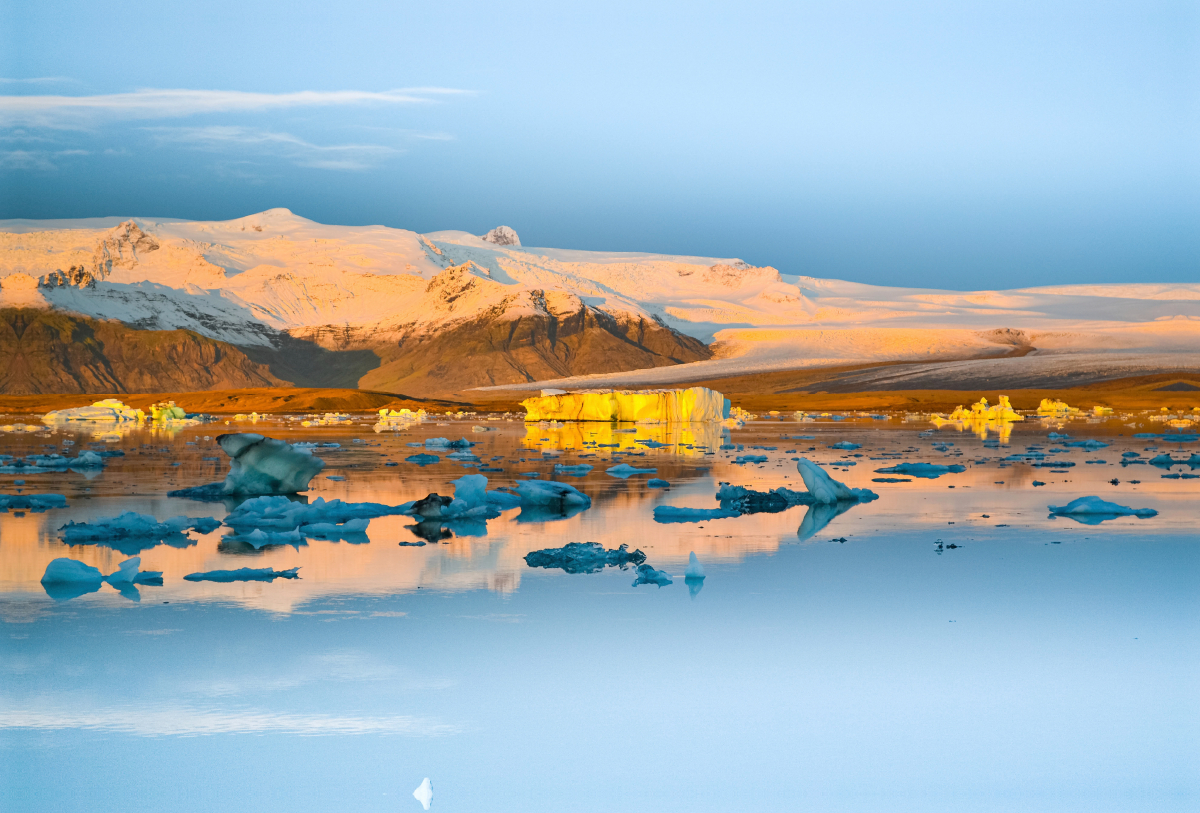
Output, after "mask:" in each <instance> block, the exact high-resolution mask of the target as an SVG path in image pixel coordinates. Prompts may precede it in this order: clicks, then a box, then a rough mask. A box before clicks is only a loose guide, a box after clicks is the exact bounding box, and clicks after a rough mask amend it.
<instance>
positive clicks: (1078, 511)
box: [1050, 497, 1158, 525]
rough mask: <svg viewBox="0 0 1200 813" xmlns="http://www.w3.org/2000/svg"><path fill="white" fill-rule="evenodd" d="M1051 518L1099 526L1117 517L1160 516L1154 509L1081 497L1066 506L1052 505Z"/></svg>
mask: <svg viewBox="0 0 1200 813" xmlns="http://www.w3.org/2000/svg"><path fill="white" fill-rule="evenodd" d="M1050 516H1051V517H1056V516H1059V517H1070V518H1071V519H1073V520H1075V521H1076V522H1082V523H1083V524H1085V525H1099V524H1100V523H1101V522H1104V521H1105V520H1109V519H1115V518H1117V517H1138V518H1139V519H1147V518H1149V517H1154V516H1158V512H1157V511H1155V510H1154V509H1153V508H1128V507H1126V506H1124V505H1117V504H1116V503H1115V502H1109V501H1108V500H1102V499H1100V498H1099V497H1080V498H1078V499H1075V500H1071V501H1070V502H1069V503H1067V504H1066V505H1051V506H1050Z"/></svg>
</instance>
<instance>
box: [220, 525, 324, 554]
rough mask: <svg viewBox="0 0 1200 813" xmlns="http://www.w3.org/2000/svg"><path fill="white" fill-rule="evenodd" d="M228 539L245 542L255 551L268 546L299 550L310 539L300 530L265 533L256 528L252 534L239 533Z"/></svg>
mask: <svg viewBox="0 0 1200 813" xmlns="http://www.w3.org/2000/svg"><path fill="white" fill-rule="evenodd" d="M226 539H229V540H233V541H237V542H243V543H245V544H247V545H249V546H250V547H252V548H254V549H255V550H260V549H262V548H265V547H267V546H268V545H291V546H293V547H295V548H297V549H299V547H300V546H301V545H307V544H308V539H307V538H305V536H304V535H303V534H301V533H300V530H299V529H298V528H293V529H292V530H290V531H264V530H263V529H262V528H255V529H254V530H253V531H251V532H250V533H237V534H236V535H235V536H232V537H226Z"/></svg>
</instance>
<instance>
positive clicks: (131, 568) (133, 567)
mask: <svg viewBox="0 0 1200 813" xmlns="http://www.w3.org/2000/svg"><path fill="white" fill-rule="evenodd" d="M141 565H142V557H140V556H134V557H132V558H129V559H126V560H125V561H124V562H121V564H119V565H117V569H116V570H114V571H113V572H112V573H111V574H109V575H108V576H105V577H104V581H106V582H108V583H109V584H111V585H113V586H114V587H116V586H118V585H126V584H162V580H163V579H162V576H163V574H162V571H161V570H146V571H143V570H139V569H138V568H140V567H141Z"/></svg>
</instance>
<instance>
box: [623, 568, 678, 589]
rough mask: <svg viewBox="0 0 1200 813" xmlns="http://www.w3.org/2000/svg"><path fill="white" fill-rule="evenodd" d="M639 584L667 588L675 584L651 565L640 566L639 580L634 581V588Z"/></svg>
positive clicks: (638, 570) (638, 569)
mask: <svg viewBox="0 0 1200 813" xmlns="http://www.w3.org/2000/svg"><path fill="white" fill-rule="evenodd" d="M639 584H657V585H658V586H659V587H665V586H666V585H668V584H674V582H673V581H671V577H670V576H668V575H667V574H666V573H665V572H663V571H661V570H655V569H654V568H653V567H651V566H650V565H638V567H637V578H636V579H634V580H633V586H634V587H637V586H638V585H639Z"/></svg>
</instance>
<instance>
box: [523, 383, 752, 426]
mask: <svg viewBox="0 0 1200 813" xmlns="http://www.w3.org/2000/svg"><path fill="white" fill-rule="evenodd" d="M543 393H545V391H543ZM521 406H523V407H525V420H526V421H606V422H609V423H611V422H613V421H640V422H643V423H679V422H684V421H715V422H719V421H722V420H724V419H725V418H727V417H729V400H728V399H727V398H725V396H724V395H722V394H721V393H719V392H717V391H716V390H710V389H708V388H706V387H689V388H688V389H686V390H638V391H632V392H631V391H624V390H582V391H580V392H563V393H557V394H543V395H540V396H537V397H535V398H526V399H525V400H524V401H522V402H521Z"/></svg>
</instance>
